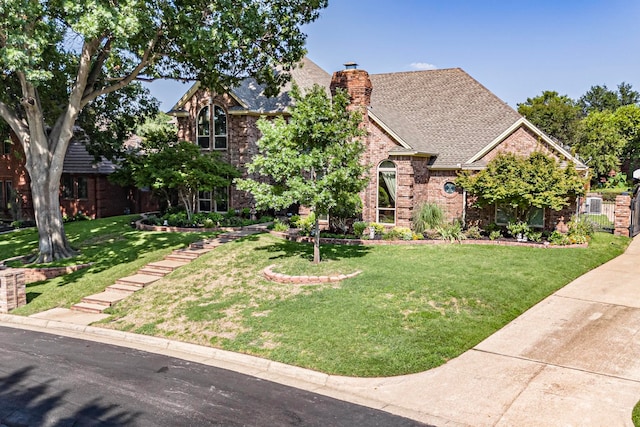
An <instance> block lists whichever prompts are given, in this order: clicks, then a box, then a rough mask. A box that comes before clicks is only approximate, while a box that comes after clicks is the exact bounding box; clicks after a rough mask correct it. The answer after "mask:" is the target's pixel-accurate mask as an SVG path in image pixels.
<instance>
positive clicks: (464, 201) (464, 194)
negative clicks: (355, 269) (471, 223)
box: [462, 189, 467, 228]
mask: <svg viewBox="0 0 640 427" xmlns="http://www.w3.org/2000/svg"><path fill="white" fill-rule="evenodd" d="M462 226H463V227H465V228H466V227H467V190H464V189H463V190H462Z"/></svg>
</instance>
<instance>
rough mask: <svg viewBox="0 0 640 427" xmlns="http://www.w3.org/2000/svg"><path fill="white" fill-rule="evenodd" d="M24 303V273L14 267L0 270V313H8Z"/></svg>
mask: <svg viewBox="0 0 640 427" xmlns="http://www.w3.org/2000/svg"><path fill="white" fill-rule="evenodd" d="M26 303H27V293H26V287H25V282H24V273H23V272H22V271H20V270H18V269H14V268H9V269H6V270H0V313H8V312H9V311H11V310H13V309H14V308H16V307H20V306H22V305H25V304H26Z"/></svg>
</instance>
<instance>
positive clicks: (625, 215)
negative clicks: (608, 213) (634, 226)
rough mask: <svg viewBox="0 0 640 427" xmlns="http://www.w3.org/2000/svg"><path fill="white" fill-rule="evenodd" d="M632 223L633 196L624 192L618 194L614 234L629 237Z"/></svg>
mask: <svg viewBox="0 0 640 427" xmlns="http://www.w3.org/2000/svg"><path fill="white" fill-rule="evenodd" d="M630 225H631V196H629V195H628V194H622V195H619V196H616V207H615V221H614V227H615V228H614V231H613V234H615V235H616V236H627V237H629V226H630Z"/></svg>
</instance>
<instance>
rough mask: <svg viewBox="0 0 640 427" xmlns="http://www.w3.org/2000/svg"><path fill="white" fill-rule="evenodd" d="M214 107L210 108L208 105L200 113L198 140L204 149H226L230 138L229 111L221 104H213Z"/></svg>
mask: <svg viewBox="0 0 640 427" xmlns="http://www.w3.org/2000/svg"><path fill="white" fill-rule="evenodd" d="M212 107H213V108H210V106H208V105H207V106H206V107H203V108H202V109H201V110H200V112H199V113H198V118H197V123H196V140H197V142H198V145H199V146H200V148H201V149H203V150H211V149H214V150H226V149H227V140H228V134H227V113H225V111H224V109H223V108H222V107H220V106H219V105H213V106H212ZM212 113H213V116H212ZM212 122H213V129H212V126H211V123H212ZM212 131H213V132H212Z"/></svg>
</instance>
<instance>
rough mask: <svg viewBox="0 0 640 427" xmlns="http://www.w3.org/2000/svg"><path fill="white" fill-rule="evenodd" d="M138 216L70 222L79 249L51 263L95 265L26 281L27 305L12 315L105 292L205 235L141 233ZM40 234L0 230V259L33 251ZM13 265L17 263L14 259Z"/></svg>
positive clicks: (68, 226)
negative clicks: (117, 281) (136, 222)
mask: <svg viewBox="0 0 640 427" xmlns="http://www.w3.org/2000/svg"><path fill="white" fill-rule="evenodd" d="M134 218H136V216H135V215H133V216H121V217H113V218H105V219H99V220H94V221H79V222H71V223H68V224H66V225H65V230H66V233H67V237H68V238H69V240H70V242H71V246H73V247H74V249H78V250H79V251H80V254H79V255H78V256H77V257H74V258H72V259H67V260H63V261H58V262H55V263H51V264H47V266H61V265H75V264H82V263H89V262H91V263H93V265H92V266H91V267H89V268H88V269H84V270H80V271H77V272H75V273H72V274H68V275H66V276H60V277H58V278H55V279H52V280H48V281H44V282H37V283H32V284H29V285H27V301H28V304H27V305H26V306H24V307H20V308H18V309H16V310H14V311H12V314H21V315H29V314H33V313H37V312H40V311H44V310H48V309H50V308H54V307H69V306H71V305H72V304H74V303H76V302H79V301H80V300H81V299H82V297H84V296H87V295H91V294H94V293H97V292H101V291H102V290H104V288H105V287H107V286H109V285H111V284H113V282H114V280H115V279H118V278H120V277H124V276H128V275H131V274H133V273H135V272H136V271H137V270H138V269H139V268H140V267H142V266H144V265H145V264H147V263H149V262H152V261H157V260H160V259H162V258H163V257H164V255H166V254H167V253H169V252H171V251H172V250H173V249H177V248H181V247H185V246H187V245H188V244H189V243H191V242H193V241H196V240H199V239H202V238H203V236H204V235H205V234H203V233H201V234H198V233H157V232H142V231H138V230H134V229H132V228H131V227H130V226H129V222H130V221H131V220H133V219H134ZM209 235H210V234H209ZM37 239H38V233H37V231H36V230H35V229H25V230H18V231H16V232H13V233H8V234H3V235H0V260H2V259H7V258H10V257H14V256H20V255H28V254H31V253H35V252H36V251H37V248H38V240H37ZM13 265H14V266H17V264H16V263H13Z"/></svg>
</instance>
